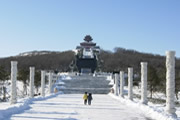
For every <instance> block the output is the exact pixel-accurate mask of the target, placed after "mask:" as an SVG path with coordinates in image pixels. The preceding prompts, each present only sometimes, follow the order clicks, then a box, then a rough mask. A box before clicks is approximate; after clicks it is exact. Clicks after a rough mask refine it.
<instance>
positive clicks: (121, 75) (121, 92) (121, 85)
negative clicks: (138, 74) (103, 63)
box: [120, 71, 124, 97]
mask: <svg viewBox="0 0 180 120" xmlns="http://www.w3.org/2000/svg"><path fill="white" fill-rule="evenodd" d="M120 97H124V71H120Z"/></svg>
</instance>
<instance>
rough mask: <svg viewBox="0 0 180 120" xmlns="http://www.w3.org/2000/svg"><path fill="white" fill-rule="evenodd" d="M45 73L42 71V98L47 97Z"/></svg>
mask: <svg viewBox="0 0 180 120" xmlns="http://www.w3.org/2000/svg"><path fill="white" fill-rule="evenodd" d="M45 75H46V72H45V71H41V96H43V97H44V96H45Z"/></svg>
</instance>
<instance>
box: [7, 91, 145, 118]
mask: <svg viewBox="0 0 180 120" xmlns="http://www.w3.org/2000/svg"><path fill="white" fill-rule="evenodd" d="M30 107H31V108H30V109H29V110H26V111H24V112H23V113H21V114H14V115H13V116H12V117H11V118H10V120H148V119H147V118H145V116H144V115H143V114H142V113H141V111H139V110H137V109H134V108H128V107H127V106H125V105H123V104H121V103H119V102H118V101H116V100H115V99H113V98H111V97H110V96H108V95H93V101H92V105H91V106H88V105H86V106H85V105H83V100H82V95H79V94H72V95H71V94H61V95H58V96H57V97H54V98H51V99H47V100H45V101H35V102H34V104H31V105H30Z"/></svg>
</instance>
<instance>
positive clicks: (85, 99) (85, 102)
mask: <svg viewBox="0 0 180 120" xmlns="http://www.w3.org/2000/svg"><path fill="white" fill-rule="evenodd" d="M83 99H84V105H86V104H87V99H88V95H87V92H85V93H84V96H83Z"/></svg>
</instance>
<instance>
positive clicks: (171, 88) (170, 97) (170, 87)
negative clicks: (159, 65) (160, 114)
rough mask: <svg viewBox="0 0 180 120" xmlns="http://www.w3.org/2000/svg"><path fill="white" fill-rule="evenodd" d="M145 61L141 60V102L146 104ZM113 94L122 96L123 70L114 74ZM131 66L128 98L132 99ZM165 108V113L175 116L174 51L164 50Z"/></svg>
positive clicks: (129, 69)
mask: <svg viewBox="0 0 180 120" xmlns="http://www.w3.org/2000/svg"><path fill="white" fill-rule="evenodd" d="M147 65H148V63H147V62H141V103H142V104H145V105H146V104H147V102H148V100H147ZM114 79H115V80H114V81H115V83H114V94H115V95H116V96H120V97H123V96H124V95H123V88H124V72H123V71H120V75H119V74H117V73H116V74H115V75H114ZM132 88H133V68H128V98H129V99H130V100H133V90H132ZM166 96H167V97H166V108H165V111H166V112H167V114H170V115H172V116H175V117H176V113H175V112H176V109H175V101H174V98H175V52H174V51H167V52H166Z"/></svg>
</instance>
